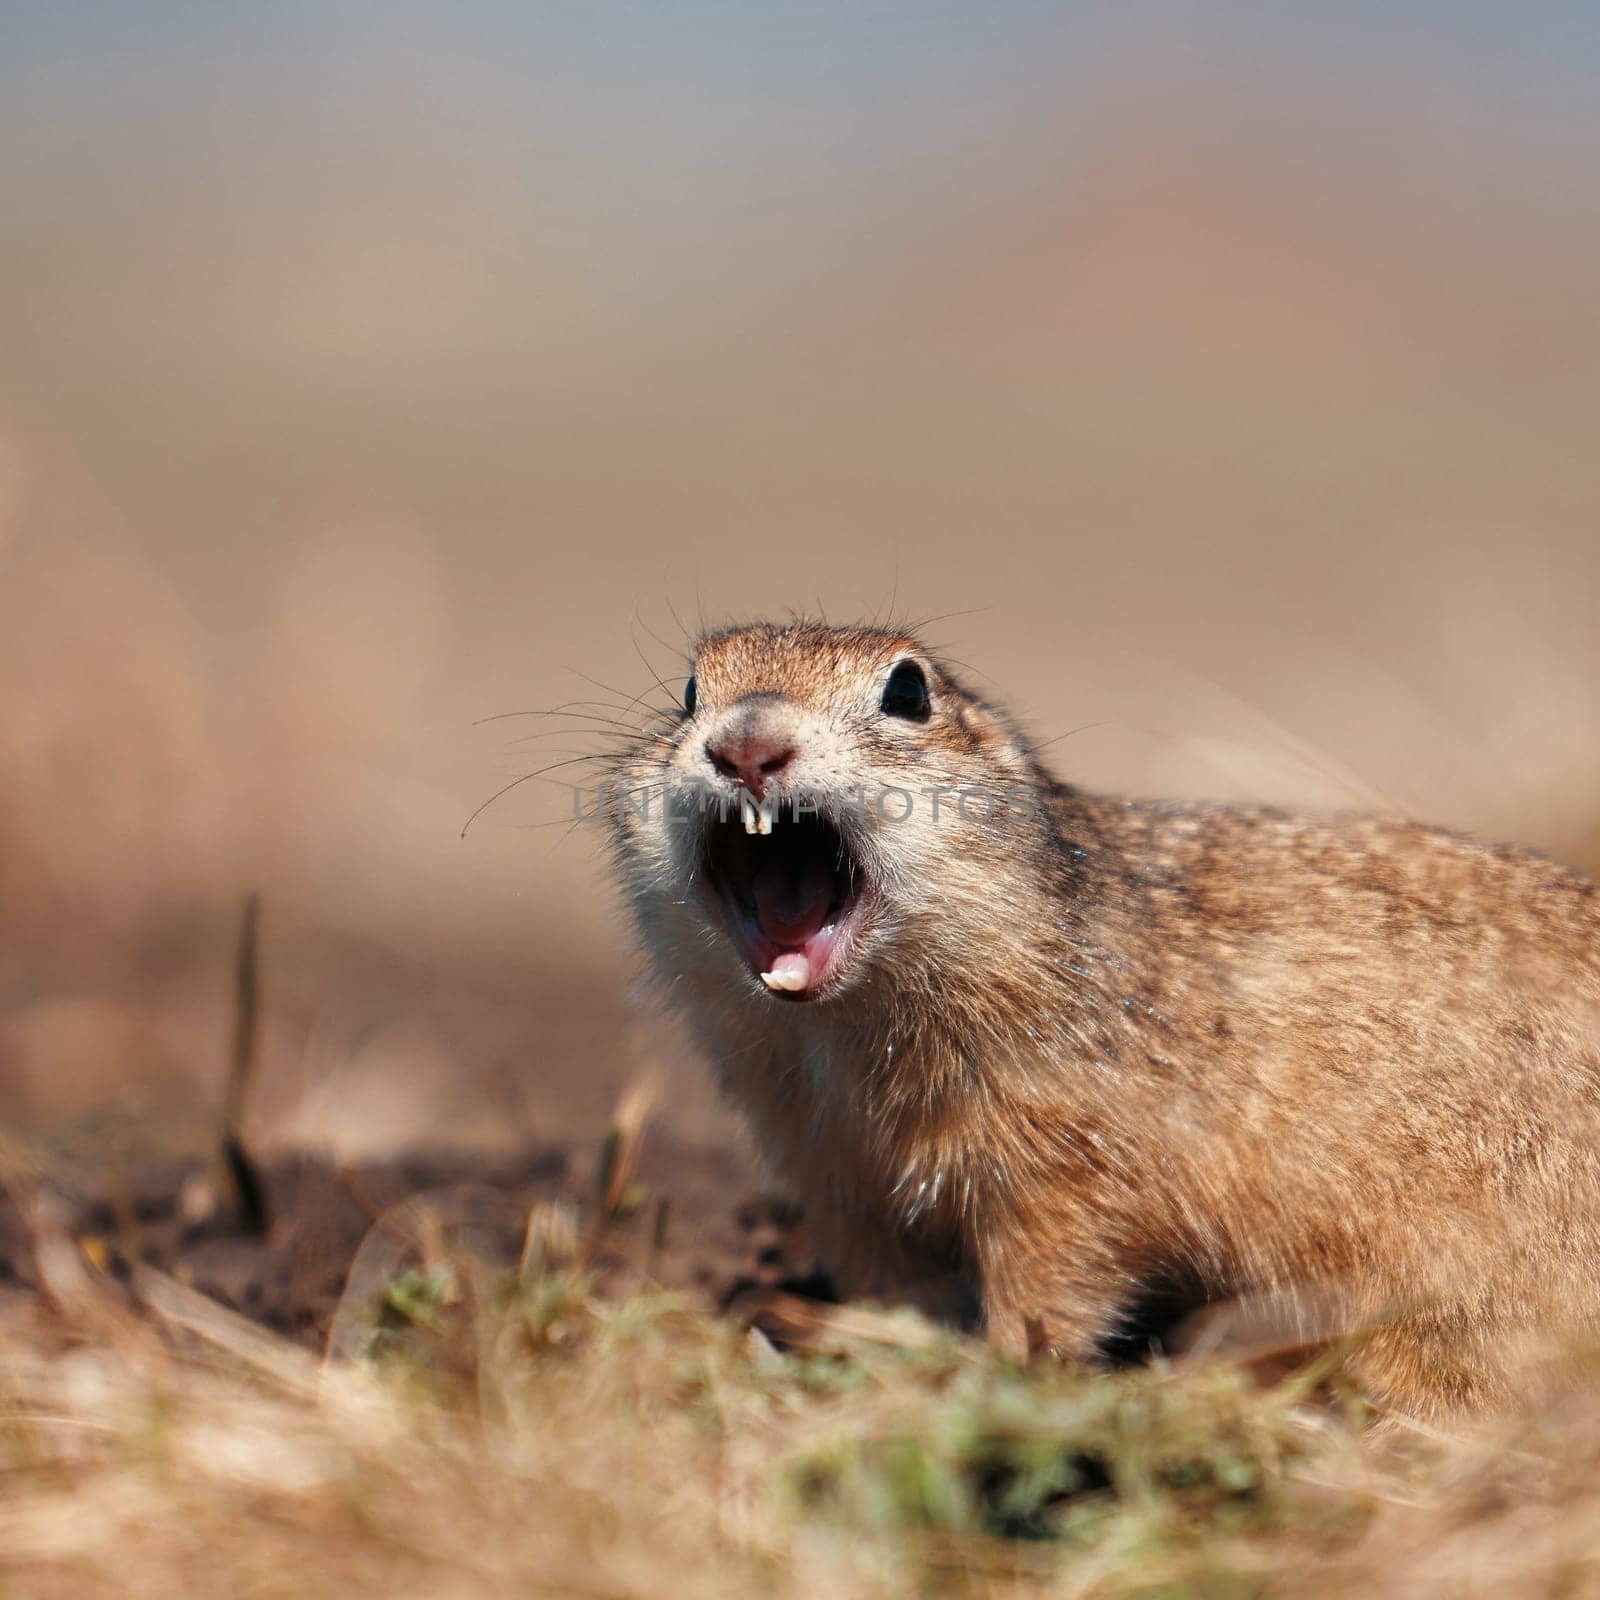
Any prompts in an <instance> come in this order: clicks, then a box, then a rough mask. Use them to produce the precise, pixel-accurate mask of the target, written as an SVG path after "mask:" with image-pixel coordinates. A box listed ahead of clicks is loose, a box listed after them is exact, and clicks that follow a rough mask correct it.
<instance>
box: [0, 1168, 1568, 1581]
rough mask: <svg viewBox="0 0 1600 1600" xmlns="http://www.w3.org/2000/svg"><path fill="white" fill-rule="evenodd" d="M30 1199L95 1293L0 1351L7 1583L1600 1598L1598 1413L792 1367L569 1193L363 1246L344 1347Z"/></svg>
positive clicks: (857, 1329) (889, 1350)
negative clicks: (278, 1323)
mask: <svg viewBox="0 0 1600 1600" xmlns="http://www.w3.org/2000/svg"><path fill="white" fill-rule="evenodd" d="M613 1154H614V1155H615V1152H614V1153H613ZM616 1170H617V1168H616V1165H615V1163H614V1162H613V1165H612V1166H611V1167H610V1168H609V1169H608V1171H609V1173H610V1174H611V1176H613V1177H614V1176H615V1173H616ZM615 1187H616V1185H615V1183H612V1184H611V1185H610V1188H611V1189H614V1188H615ZM605 1192H606V1191H603V1192H602V1195H601V1199H602V1200H603V1199H604V1198H605ZM612 1198H613V1199H615V1196H614V1195H613V1196H612ZM33 1214H34V1215H35V1216H36V1217H40V1218H43V1219H44V1220H43V1221H42V1222H41V1223H40V1224H39V1226H40V1227H41V1228H42V1230H43V1231H42V1233H41V1234H40V1235H39V1236H38V1238H37V1239H36V1243H37V1244H38V1246H39V1248H40V1251H41V1254H42V1255H45V1256H48V1255H50V1254H52V1253H54V1254H55V1255H56V1256H57V1258H58V1259H57V1264H56V1276H57V1281H58V1283H60V1284H61V1285H62V1288H61V1292H60V1293H59V1294H58V1295H57V1296H56V1297H55V1300H56V1303H55V1304H54V1305H47V1304H38V1305H35V1306H33V1307H31V1308H28V1309H27V1311H26V1315H23V1314H22V1313H21V1312H19V1313H18V1314H17V1315H16V1316H13V1317H12V1318H11V1320H10V1321H9V1323H8V1326H7V1337H6V1340H5V1344H4V1346H3V1347H0V1471H3V1473H4V1481H5V1485H6V1493H5V1496H4V1499H3V1501H0V1595H6V1596H10V1595H18V1596H21V1595H27V1596H44V1597H49V1596H55V1595H71V1596H96V1595H112V1594H115V1595H132V1596H145V1595H156V1594H169V1593H202V1594H207V1595H230V1596H231V1595H238V1596H260V1597H267V1596H276V1595H285V1596H287V1595H295V1596H308V1597H316V1596H322V1595H335V1594H337V1595H346V1594H350V1593H383V1594H387V1595H418V1596H421V1595H427V1596H439V1597H448V1596H457V1595H459V1596H477V1595H499V1594H507V1595H510V1594H516V1595H546V1594H548V1595H556V1594H560V1595H581V1596H633V1595H638V1596H656V1595H661V1594H686V1595H698V1594H705V1595H725V1594H734V1595H742V1594H756V1593H760V1594H775V1595H794V1596H802V1595H803V1596H808V1597H809V1596H819V1595H820V1596H826V1595H850V1596H855V1595H884V1596H893V1595H911V1594H923V1593H939V1594H949V1595H1019V1596H1021V1595H1033V1594H1059V1595H1073V1596H1134V1595H1137V1596H1181V1595H1203V1596H1245V1595H1258V1594H1288V1593H1292V1594H1297V1595H1298V1594H1315V1595H1328V1596H1333V1595H1339V1596H1362V1595H1368V1594H1374V1593H1381V1594H1392V1595H1406V1596H1411V1595H1437V1596H1441V1597H1442V1596H1455V1595H1461V1594H1477V1593H1491V1592H1493V1593H1497V1594H1498V1593H1509V1594H1518V1595H1524V1594H1527V1595H1533V1594H1550V1595H1556V1594H1560V1595H1572V1594H1579V1593H1587V1592H1589V1590H1590V1589H1591V1588H1600V1578H1597V1572H1600V1568H1597V1566H1596V1562H1597V1561H1600V1517H1597V1516H1596V1513H1597V1512H1600V1492H1597V1491H1596V1489H1595V1486H1594V1485H1595V1481H1596V1475H1595V1469H1596V1467H1597V1466H1600V1445H1597V1443H1596V1440H1597V1438H1600V1433H1597V1431H1596V1429H1595V1427H1594V1422H1595V1420H1596V1419H1597V1417H1600V1407H1597V1405H1596V1403H1595V1398H1594V1397H1593V1396H1591V1395H1587V1394H1586V1395H1583V1396H1581V1397H1579V1398H1577V1399H1574V1400H1573V1401H1572V1402H1571V1403H1570V1404H1569V1405H1568V1406H1567V1407H1566V1408H1565V1409H1564V1410H1563V1411H1562V1412H1560V1413H1551V1414H1549V1415H1545V1416H1542V1417H1538V1418H1524V1419H1521V1420H1519V1421H1517V1422H1515V1423H1507V1422H1501V1423H1498V1424H1495V1425H1493V1426H1490V1427H1486V1428H1485V1429H1483V1430H1482V1431H1480V1432H1479V1433H1477V1434H1475V1435H1472V1436H1462V1437H1459V1438H1447V1437H1443V1436H1439V1435H1434V1434H1424V1433H1421V1432H1419V1431H1417V1430H1415V1429H1411V1428H1407V1427H1403V1426H1398V1425H1395V1424H1392V1423H1391V1424H1389V1425H1388V1426H1386V1427H1385V1426H1379V1427H1376V1428H1375V1427H1373V1426H1372V1419H1371V1418H1370V1417H1369V1415H1368V1414H1367V1413H1366V1411H1365V1408H1364V1407H1363V1406H1362V1405H1361V1403H1360V1402H1359V1400H1358V1399H1356V1397H1354V1396H1353V1395H1350V1394H1349V1393H1348V1392H1347V1391H1345V1390H1344V1389H1342V1388H1341V1386H1340V1384H1339V1381H1338V1379H1337V1376H1336V1375H1335V1376H1334V1377H1333V1378H1332V1380H1331V1381H1330V1375H1329V1373H1328V1372H1327V1371H1326V1370H1322V1371H1318V1370H1315V1369H1313V1370H1308V1371H1303V1372H1302V1373H1300V1374H1298V1375H1297V1376H1295V1377H1292V1378H1290V1379H1288V1380H1287V1381H1284V1382H1280V1383H1278V1384H1276V1385H1275V1386H1272V1387H1267V1388H1262V1387H1260V1386H1258V1385H1256V1384H1254V1383H1253V1382H1252V1381H1251V1380H1250V1378H1249V1377H1248V1376H1247V1374H1246V1372H1245V1370H1244V1369H1243V1368H1241V1367H1239V1366H1237V1365H1232V1364H1223V1363H1217V1364H1213V1365H1210V1366H1197V1367H1194V1368H1191V1369H1185V1370H1181V1371H1179V1370H1175V1369H1161V1368H1156V1369H1152V1370H1146V1371H1142V1372H1136V1373H1131V1374H1128V1375H1125V1376H1114V1377H1108V1376H1096V1375H1088V1374H1083V1373H1077V1372H1072V1371H1067V1370H1063V1369H1062V1368H1060V1367H1058V1366H1055V1365H1053V1364H1050V1363H1040V1362H1033V1363H1023V1362H1017V1361H1013V1360H1009V1359H1006V1358H1003V1357H1001V1356H999V1355H997V1354H995V1353H993V1352H991V1351H989V1350H987V1349H986V1348H985V1347H983V1346H982V1345H979V1344H977V1343H974V1342H973V1341H971V1340H967V1339H963V1338H960V1337H958V1336H956V1335H953V1334H948V1333H945V1332H943V1331H942V1330H938V1329H935V1328H933V1327H931V1326H930V1325H928V1324H926V1323H924V1322H921V1321H920V1320H918V1319H916V1318H915V1317H914V1316H912V1315H910V1314H899V1313H896V1314H892V1315H891V1314H888V1313H874V1312H872V1311H870V1310H868V1309H866V1308H849V1309H848V1310H846V1311H845V1312H844V1313H843V1314H830V1313H828V1312H826V1311H824V1310H819V1311H817V1312H815V1313H814V1314H813V1315H812V1317H811V1319H810V1321H809V1323H806V1322H805V1320H804V1319H803V1318H799V1319H797V1318H795V1317H793V1316H791V1319H790V1321H789V1323H788V1324H787V1328H788V1332H789V1334H790V1335H791V1336H792V1337H793V1338H794V1339H795V1341H796V1342H795V1344H794V1345H793V1346H792V1347H790V1348H788V1349H787V1350H785V1351H780V1350H778V1349H777V1348H775V1347H774V1346H773V1345H772V1344H771V1343H770V1342H769V1341H768V1340H767V1339H766V1338H765V1336H764V1335H762V1334H760V1333H758V1332H754V1331H752V1330H751V1329H750V1328H749V1327H748V1326H746V1325H744V1324H742V1323H741V1322H739V1321H736V1320H733V1319H729V1318H719V1317H714V1316H711V1315H709V1314H708V1313H706V1312H705V1311H704V1310H702V1309H700V1308H698V1307H697V1306H695V1305H693V1304H691V1303H689V1302H688V1301H686V1300H684V1299H683V1298H680V1297H675V1296H672V1295H669V1294H666V1293H664V1292H662V1291H660V1290H658V1289H653V1288H651V1287H649V1286H648V1285H645V1286H643V1287H640V1286H637V1283H636V1280H635V1279H633V1278H630V1277H628V1276H627V1275H626V1274H625V1273H623V1272H622V1271H621V1270H620V1268H619V1266H618V1263H617V1262H616V1261H615V1260H613V1259H612V1258H611V1257H610V1256H609V1255H608V1253H607V1250H606V1246H605V1228H604V1226H593V1227H590V1228H587V1229H586V1228H583V1227H580V1226H578V1225H577V1221H578V1219H576V1218H575V1217H573V1216H571V1215H567V1214H563V1213H562V1212H560V1211H558V1210H552V1209H550V1208H546V1207H542V1206H541V1207H536V1208H535V1210H534V1213H533V1215H532V1216H531V1217H530V1218H529V1225H528V1230H527V1238H528V1244H527V1247H526V1248H525V1249H524V1251H523V1256H522V1265H521V1267H520V1268H519V1269H517V1270H514V1271H511V1272H505V1271H499V1270H491V1269H490V1268H489V1267H488V1266H487V1264H486V1262H485V1260H484V1259H483V1258H482V1257H481V1256H478V1255H475V1254H474V1252H473V1250H472V1247H471V1238H472V1235H471V1230H470V1229H467V1228H457V1227H454V1226H453V1225H452V1223H451V1221H450V1219H449V1218H448V1216H440V1217H435V1219H434V1220H433V1222H432V1223H428V1222H427V1221H425V1220H424V1221H423V1222H422V1224H421V1225H420V1226H419V1227H418V1229H417V1230H416V1236H417V1249H416V1251H415V1252H414V1253H413V1254H412V1255H411V1256H410V1257H409V1258H406V1259H404V1260H402V1258H401V1257H400V1256H398V1255H392V1256H387V1257H386V1256H384V1255H383V1253H382V1252H381V1251H379V1252H377V1253H376V1254H372V1253H369V1255H368V1262H369V1266H370V1264H371V1262H373V1261H378V1262H383V1261H385V1260H387V1261H388V1262H389V1263H390V1267H391V1269H392V1270H391V1272H390V1275H388V1276H386V1277H385V1276H382V1275H379V1276H377V1277H374V1276H373V1273H372V1272H371V1271H370V1270H368V1271H364V1272H363V1271H356V1272H353V1273H352V1287H351V1289H350V1291H349V1294H348V1295H347V1304H346V1305H345V1307H344V1308H343V1310H342V1312H341V1317H340V1339H339V1345H340V1348H341V1349H342V1350H347V1351H350V1352H352V1354H351V1355H350V1356H344V1355H341V1356H338V1357H329V1358H328V1359H327V1360H326V1361H325V1362H321V1363H319V1362H318V1361H317V1360H316V1359H315V1358H314V1357H312V1356H310V1355H309V1354H308V1353H307V1352H305V1351H303V1350H302V1349H300V1348H299V1347H297V1346H293V1345H290V1344H287V1343H284V1342H281V1341H279V1340H278V1339H277V1338H276V1337H275V1336H273V1335H271V1334H269V1333H267V1332H265V1331H264V1330H262V1329H260V1328H257V1327H256V1326H255V1325H253V1324H251V1323H249V1322H246V1321H245V1320H244V1319H242V1318H239V1317H236V1316H235V1315H233V1314H232V1313H230V1312H227V1311H225V1310H223V1309H222V1308H221V1307H219V1306H216V1305H215V1304H214V1303H212V1302H209V1301H207V1300H206V1298H205V1297H204V1296H202V1295H199V1294H197V1293H195V1292H194V1291H193V1290H186V1289H184V1288H183V1287H182V1286H181V1285H179V1284H177V1283H176V1282H175V1281H174V1280H172V1279H169V1278H165V1277H163V1276H162V1275H160V1274H157V1273H154V1272H152V1271H150V1270H149V1269H137V1268H136V1269H135V1270H133V1271H132V1273H131V1274H129V1275H128V1276H127V1278H126V1280H125V1281H121V1282H119V1281H118V1279H117V1278H115V1277H113V1276H109V1275H106V1274H104V1273H101V1272H100V1271H98V1270H96V1269H95V1268H94V1267H93V1266H90V1265H86V1266H84V1267H83V1269H82V1270H81V1271H76V1270H75V1271H73V1272H71V1273H65V1272H64V1269H63V1268H62V1266H61V1264H60V1261H59V1253H60V1250H61V1248H62V1246H63V1244H64V1243H68V1244H70V1241H66V1240H64V1239H63V1237H62V1236H61V1234H60V1233H59V1231H58V1230H57V1231H52V1230H53V1229H54V1228H55V1225H54V1223H52V1222H51V1221H50V1220H49V1219H50V1212H49V1208H48V1207H43V1208H40V1207H35V1208H34V1212H33ZM602 1220H603V1219H602ZM630 1285H631V1286H630Z"/></svg>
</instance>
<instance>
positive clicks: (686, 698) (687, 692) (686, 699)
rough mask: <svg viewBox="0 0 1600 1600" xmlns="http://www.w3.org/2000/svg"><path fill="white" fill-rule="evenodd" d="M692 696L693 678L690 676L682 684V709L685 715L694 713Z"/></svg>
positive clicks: (693, 696)
mask: <svg viewBox="0 0 1600 1600" xmlns="http://www.w3.org/2000/svg"><path fill="white" fill-rule="evenodd" d="M694 698H695V695H694V679H693V678H690V679H689V681H688V682H687V683H686V684H684V686H683V709H684V713H685V714H686V715H687V716H691V717H692V716H693V715H694Z"/></svg>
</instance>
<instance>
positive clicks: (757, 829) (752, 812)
mask: <svg viewBox="0 0 1600 1600" xmlns="http://www.w3.org/2000/svg"><path fill="white" fill-rule="evenodd" d="M739 815H740V818H741V819H742V820H743V822H744V831H745V832H746V833H761V832H763V831H764V830H763V829H762V827H761V822H760V818H759V817H758V815H757V813H756V808H755V803H754V801H752V800H751V798H750V796H749V795H748V794H744V793H742V792H741V794H740V795H739Z"/></svg>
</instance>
